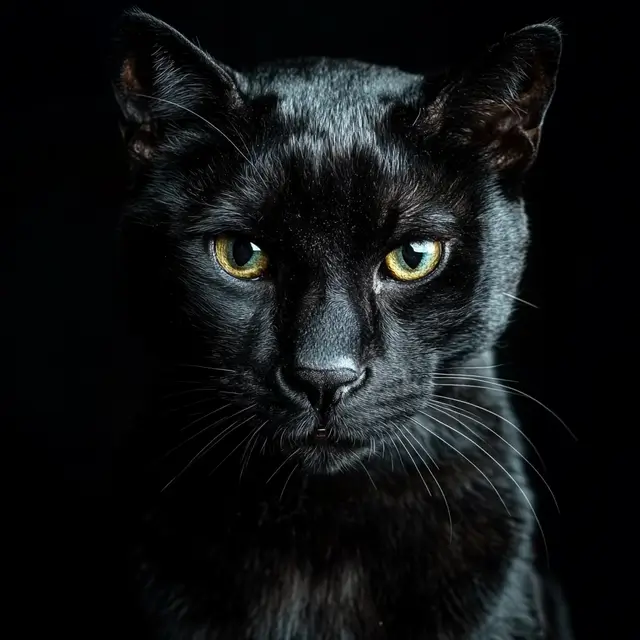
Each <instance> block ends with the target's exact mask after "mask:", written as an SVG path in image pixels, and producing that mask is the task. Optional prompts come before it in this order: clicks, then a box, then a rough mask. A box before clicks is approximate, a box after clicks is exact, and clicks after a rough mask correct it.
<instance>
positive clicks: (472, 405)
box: [433, 393, 546, 470]
mask: <svg viewBox="0 0 640 640" xmlns="http://www.w3.org/2000/svg"><path fill="white" fill-rule="evenodd" d="M433 397H434V398H443V399H445V400H450V401H451V402H459V403H461V404H465V405H468V406H470V407H475V408H476V409H480V411H485V412H486V413H489V414H491V415H492V416H495V417H496V418H498V419H499V420H502V421H503V422H506V423H507V424H508V425H509V426H510V427H513V428H514V429H515V430H516V431H517V432H518V433H519V434H520V435H521V436H522V438H523V439H524V440H525V441H526V442H527V444H528V445H529V446H530V447H531V449H532V451H533V452H534V453H535V454H536V456H538V460H540V462H541V463H542V467H543V469H545V470H546V465H545V463H544V460H543V459H542V455H541V454H540V452H539V451H538V449H537V447H536V445H535V444H533V441H532V440H531V438H529V436H527V434H526V433H525V432H524V431H523V430H522V429H520V427H518V425H517V424H515V423H513V422H511V420H507V418H505V417H504V416H502V415H500V414H499V413H496V412H495V411H492V410H491V409H487V407H483V406H482V405H479V404H476V403H475V402H469V401H468V400H461V399H460V398H450V397H449V396H445V395H442V394H440V393H434V394H433ZM436 402H438V401H436ZM440 404H447V403H446V402H440ZM449 408H450V409H451V410H453V411H466V413H467V414H471V415H470V416H469V417H471V416H472V415H473V414H472V413H471V411H469V410H463V409H460V408H456V409H454V408H453V407H449ZM473 419H475V418H473ZM480 424H483V423H480ZM483 426H485V427H486V425H483Z"/></svg>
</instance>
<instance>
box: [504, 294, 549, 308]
mask: <svg viewBox="0 0 640 640" xmlns="http://www.w3.org/2000/svg"><path fill="white" fill-rule="evenodd" d="M502 295H503V296H507V298H512V299H513V300H517V301H518V302H521V303H522V304H526V305H527V306H529V307H533V308H534V309H539V308H540V307H539V306H538V305H536V304H533V302H529V301H528V300H524V299H523V298H518V296H514V295H513V294H512V293H507V292H506V291H503V292H502Z"/></svg>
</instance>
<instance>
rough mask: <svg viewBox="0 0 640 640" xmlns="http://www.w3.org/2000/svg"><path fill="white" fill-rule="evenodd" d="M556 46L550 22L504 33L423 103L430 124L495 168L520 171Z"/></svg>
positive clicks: (536, 129)
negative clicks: (437, 92) (495, 42)
mask: <svg viewBox="0 0 640 640" xmlns="http://www.w3.org/2000/svg"><path fill="white" fill-rule="evenodd" d="M561 52H562V36H561V34H560V31H559V30H558V29H557V28H556V27H555V26H554V25H553V24H548V23H544V24H537V25H532V26H529V27H526V28H524V29H522V30H520V31H517V32H515V33H512V34H510V35H508V36H506V37H505V39H504V40H503V41H502V42H500V43H498V44H496V45H494V46H493V47H491V48H490V49H489V50H488V52H487V53H486V55H484V56H481V57H480V58H479V59H478V60H476V61H475V63H474V64H472V65H471V67H470V68H467V69H466V71H465V72H463V73H462V74H461V75H460V76H458V77H457V78H455V79H453V81H452V82H450V83H449V84H448V85H447V86H446V87H445V89H444V90H443V91H442V93H441V94H440V96H439V97H438V98H437V99H436V100H435V101H434V102H433V103H432V104H431V105H430V106H429V107H428V108H427V114H428V116H429V119H430V121H431V125H432V126H433V125H434V124H435V125H436V128H437V129H439V130H440V131H442V133H444V134H445V135H449V136H452V137H453V138H454V139H457V140H458V141H460V142H462V143H463V144H466V145H472V146H473V147H475V148H476V149H477V150H478V151H479V152H480V153H482V154H483V155H484V156H485V157H486V159H487V161H488V162H489V164H490V165H491V167H492V168H494V169H495V170H497V171H499V172H509V173H510V174H513V175H522V174H523V173H524V172H525V171H526V170H527V169H528V168H529V167H530V166H531V164H532V162H533V161H534V160H535V157H536V154H537V151H538V146H539V143H540V133H541V129H542V124H543V121H544V118H545V114H546V112H547V109H548V107H549V104H550V102H551V99H552V97H553V94H554V92H555V86H556V76H557V73H558V67H559V63H560V55H561Z"/></svg>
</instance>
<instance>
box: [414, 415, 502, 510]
mask: <svg viewBox="0 0 640 640" xmlns="http://www.w3.org/2000/svg"><path fill="white" fill-rule="evenodd" d="M420 413H421V414H422V415H424V416H425V417H427V418H431V420H434V421H435V422H438V423H440V424H441V425H442V426H443V427H445V428H446V429H451V430H452V431H455V429H452V428H451V427H450V426H449V425H448V424H445V423H444V422H442V421H441V420H438V418H434V417H433V416H430V415H428V414H426V413H423V412H422V411H420ZM409 420H411V421H412V422H415V423H416V424H417V425H418V426H419V427H421V428H422V429H425V430H426V431H428V432H429V433H430V434H431V435H432V436H434V437H435V438H437V439H438V440H440V441H441V442H444V444H446V445H447V446H448V447H450V448H451V449H453V450H454V451H455V452H456V453H457V454H458V455H459V456H461V457H462V458H463V459H464V460H466V461H467V462H468V463H469V464H470V465H471V466H472V467H474V468H475V469H476V471H477V472H478V473H480V474H481V475H482V477H483V478H484V479H485V480H486V481H487V482H488V483H489V485H490V486H491V487H492V489H493V490H494V491H495V492H496V495H497V496H498V499H499V500H500V502H502V506H503V507H504V508H505V509H506V511H507V514H508V515H511V512H510V511H509V507H507V503H506V502H505V501H504V500H503V499H502V496H501V495H500V492H499V491H498V489H496V486H495V485H494V484H493V482H491V480H490V479H489V476H488V475H487V474H486V473H485V472H484V471H483V470H482V469H481V468H480V467H479V466H478V465H477V464H475V462H473V461H472V460H469V458H467V456H465V455H464V453H462V451H460V450H459V449H456V447H454V446H453V445H452V444H451V443H450V442H447V441H446V440H445V439H444V438H442V437H441V436H439V435H438V434H437V433H436V432H435V431H432V430H431V429H429V428H428V427H427V426H426V425H424V424H422V423H421V422H418V421H417V420H416V419H415V418H412V417H409ZM464 437H465V438H467V436H464ZM467 440H469V442H472V443H473V444H475V445H476V446H477V447H479V445H478V444H477V443H475V442H473V440H471V438H467ZM480 449H481V450H483V451H484V449H482V447H480Z"/></svg>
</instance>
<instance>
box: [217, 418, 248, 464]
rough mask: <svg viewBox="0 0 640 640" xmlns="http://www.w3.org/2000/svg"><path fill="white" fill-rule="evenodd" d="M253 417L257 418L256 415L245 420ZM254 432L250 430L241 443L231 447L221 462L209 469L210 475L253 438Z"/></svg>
mask: <svg viewBox="0 0 640 640" xmlns="http://www.w3.org/2000/svg"><path fill="white" fill-rule="evenodd" d="M251 418H255V415H253V416H251V417H249V418H247V419H246V420H245V422H248V421H249V420H251ZM242 424H244V423H240V425H242ZM240 425H238V426H240ZM252 434H253V432H249V433H248V434H247V435H246V436H245V437H244V438H243V439H242V441H241V442H240V443H239V444H237V445H236V446H235V447H234V448H233V449H231V451H229V453H227V455H226V456H225V457H224V458H222V460H220V462H218V464H217V465H216V466H215V467H214V468H213V469H212V470H211V471H209V475H210V476H211V475H213V474H214V473H215V472H216V471H217V470H218V469H219V468H220V467H221V466H222V465H223V464H224V463H225V462H226V461H227V460H228V459H229V458H230V457H231V456H232V455H233V454H234V453H235V452H236V451H237V450H238V449H239V448H240V447H241V446H242V445H243V444H245V443H246V442H247V441H248V440H249V438H251V436H252ZM210 450H211V449H210ZM210 450H209V451H210Z"/></svg>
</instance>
